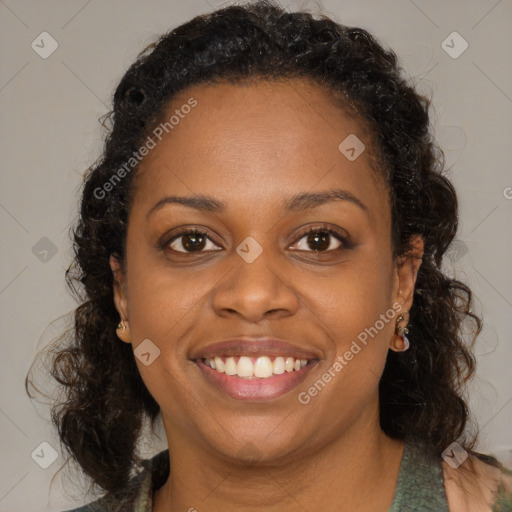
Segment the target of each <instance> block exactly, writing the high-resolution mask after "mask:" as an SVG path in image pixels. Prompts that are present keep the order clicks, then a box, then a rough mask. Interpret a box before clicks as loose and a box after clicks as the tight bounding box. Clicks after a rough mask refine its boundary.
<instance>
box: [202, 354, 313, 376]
mask: <svg viewBox="0 0 512 512" xmlns="http://www.w3.org/2000/svg"><path fill="white" fill-rule="evenodd" d="M237 359H238V362H237ZM204 361H205V363H206V364H207V365H208V366H209V367H210V368H212V369H213V370H216V371H217V372H219V373H225V374H226V375H237V376H238V377H241V378H253V377H257V378H260V379H267V378H269V377H272V375H281V374H283V373H284V372H285V371H286V372H293V371H299V370H300V369H301V368H304V366H306V365H307V364H308V360H307V359H295V358H293V357H287V358H286V359H285V358H284V357H276V358H275V359H274V362H272V360H271V358H270V357H268V356H261V357H257V358H255V361H254V363H253V360H252V359H251V358H250V357H247V356H240V357H238V358H235V357H226V358H225V360H224V359H223V358H221V357H215V358H208V359H205V360H204Z"/></svg>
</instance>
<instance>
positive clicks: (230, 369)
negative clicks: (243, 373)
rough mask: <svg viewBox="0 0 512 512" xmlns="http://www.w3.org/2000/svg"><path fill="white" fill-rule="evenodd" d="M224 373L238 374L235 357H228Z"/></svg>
mask: <svg viewBox="0 0 512 512" xmlns="http://www.w3.org/2000/svg"><path fill="white" fill-rule="evenodd" d="M224 373H225V374H226V375H236V363H235V359H234V358H233V357H228V358H227V359H226V365H225V366H224Z"/></svg>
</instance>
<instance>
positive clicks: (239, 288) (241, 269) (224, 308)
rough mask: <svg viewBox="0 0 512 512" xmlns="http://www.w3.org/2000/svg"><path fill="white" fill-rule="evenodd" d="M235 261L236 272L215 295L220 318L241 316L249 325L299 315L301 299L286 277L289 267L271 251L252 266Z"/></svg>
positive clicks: (229, 274)
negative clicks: (269, 319)
mask: <svg viewBox="0 0 512 512" xmlns="http://www.w3.org/2000/svg"><path fill="white" fill-rule="evenodd" d="M232 260H233V262H232V264H233V267H234V268H233V269H232V270H231V271H230V272H228V274H227V275H226V278H225V279H223V280H222V281H221V283H219V284H218V285H217V287H216V289H215V292H214V294H213V299H212V304H213V308H214V310H215V312H216V314H217V315H219V316H228V315H239V316H240V317H242V318H243V319H245V320H246V321H247V322H249V323H258V322H259V321H261V320H264V319H267V318H270V317H272V318H278V317H280V316H283V317H286V316H290V315H293V314H295V313H296V312H297V310H298V308H299V299H298V297H297V294H296V292H295V291H294V289H293V285H292V284H290V280H291V279H290V276H289V275H286V272H285V270H284V267H285V264H280V265H279V264H277V261H276V258H275V256H274V255H273V254H271V251H270V250H266V249H265V250H263V252H262V253H261V254H260V255H259V256H258V257H257V258H256V259H255V260H254V261H252V262H251V263H248V262H247V261H244V259H242V258H241V257H240V256H239V255H238V254H237V253H234V254H233V256H232ZM230 263H231V262H230Z"/></svg>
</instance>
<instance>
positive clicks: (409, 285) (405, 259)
mask: <svg viewBox="0 0 512 512" xmlns="http://www.w3.org/2000/svg"><path fill="white" fill-rule="evenodd" d="M411 245H412V247H411V250H410V251H409V252H408V253H407V254H405V255H404V256H401V257H400V258H398V260H397V262H396V267H395V280H394V281H395V282H394V286H393V304H394V303H396V302H398V303H399V304H401V305H402V311H404V312H405V311H407V312H408V311H410V310H411V307H412V301H413V296H414V287H415V285H416V278H417V276H418V271H419V268H420V266H421V263H422V258H423V248H424V241H423V238H422V237H421V236H420V235H413V236H412V238H411Z"/></svg>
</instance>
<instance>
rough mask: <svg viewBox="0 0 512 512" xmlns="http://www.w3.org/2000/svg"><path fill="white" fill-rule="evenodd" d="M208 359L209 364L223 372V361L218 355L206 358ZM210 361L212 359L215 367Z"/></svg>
mask: <svg viewBox="0 0 512 512" xmlns="http://www.w3.org/2000/svg"><path fill="white" fill-rule="evenodd" d="M208 361H210V366H211V367H212V368H213V369H214V370H217V371H218V372H221V373H224V362H223V361H222V359H221V358H220V357H216V358H215V359H208ZM211 361H213V364H214V365H215V367H214V366H213V365H212V364H211Z"/></svg>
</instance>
